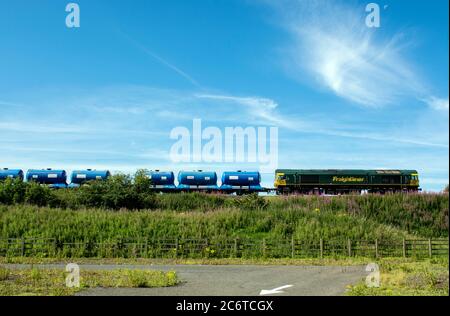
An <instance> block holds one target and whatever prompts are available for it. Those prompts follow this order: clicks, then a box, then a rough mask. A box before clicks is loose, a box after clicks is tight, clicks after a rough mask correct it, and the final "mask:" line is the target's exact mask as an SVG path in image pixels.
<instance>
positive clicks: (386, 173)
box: [275, 169, 420, 194]
mask: <svg viewBox="0 0 450 316" xmlns="http://www.w3.org/2000/svg"><path fill="white" fill-rule="evenodd" d="M275 188H276V189H277V193H279V194H291V193H292V194H294V193H300V194H311V193H314V194H348V193H361V192H362V191H367V192H368V193H386V192H414V191H419V190H420V189H419V174H418V172H417V171H416V170H300V169H277V170H276V171H275Z"/></svg>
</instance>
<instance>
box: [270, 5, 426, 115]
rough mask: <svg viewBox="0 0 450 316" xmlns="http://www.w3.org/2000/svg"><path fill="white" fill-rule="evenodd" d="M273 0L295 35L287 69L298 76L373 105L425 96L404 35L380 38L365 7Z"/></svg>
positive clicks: (363, 103)
mask: <svg viewBox="0 0 450 316" xmlns="http://www.w3.org/2000/svg"><path fill="white" fill-rule="evenodd" d="M275 3H276V4H275V6H276V7H278V8H279V9H280V12H281V13H282V17H283V19H282V22H281V23H283V24H284V26H285V27H287V28H288V30H289V31H290V32H291V34H292V35H293V38H294V41H293V43H292V45H291V49H290V51H291V58H290V62H289V71H291V72H292V74H293V75H294V76H296V77H297V78H299V79H301V80H309V79H311V78H312V79H313V80H315V82H316V83H318V84H319V85H321V86H322V87H325V88H326V89H329V90H330V91H332V92H333V93H335V94H336V95H338V96H339V97H342V98H344V99H347V100H349V101H352V102H354V103H357V104H360V105H363V106H369V107H379V106H384V105H386V104H390V103H393V102H395V101H396V100H398V98H399V97H404V96H408V95H411V94H412V95H413V96H415V97H418V96H420V95H423V94H424V88H423V85H422V83H421V82H420V79H419V78H418V76H417V75H416V73H415V71H414V67H413V66H412V65H411V63H409V62H408V61H407V60H406V58H404V51H403V49H404V48H405V46H408V45H409V43H407V42H406V41H405V40H404V34H402V33H397V34H394V35H393V36H392V37H391V38H388V39H380V38H379V37H378V36H377V33H376V31H374V30H373V29H370V28H368V27H367V26H366V25H365V21H364V18H365V14H366V13H365V11H364V7H363V6H349V5H347V4H344V3H342V2H336V1H314V0H303V1H296V2H292V1H288V2H286V1H281V2H275ZM305 74H307V75H308V78H305Z"/></svg>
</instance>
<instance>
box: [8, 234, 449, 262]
mask: <svg viewBox="0 0 450 316" xmlns="http://www.w3.org/2000/svg"><path fill="white" fill-rule="evenodd" d="M448 255H449V240H448V239H415V240H406V239H404V240H401V241H398V242H392V241H383V240H350V239H345V240H343V239H339V240H325V239H317V240H308V241H303V240H297V239H295V238H286V239H250V238H246V239H243V238H234V239H221V240H209V239H183V238H172V239H147V238H139V239H120V240H107V241H84V240H79V241H77V240H74V241H72V242H66V241H60V240H58V239H54V238H10V239H0V257H43V258H45V257H49V258H325V257H374V258H381V257H405V258H406V257H438V256H448Z"/></svg>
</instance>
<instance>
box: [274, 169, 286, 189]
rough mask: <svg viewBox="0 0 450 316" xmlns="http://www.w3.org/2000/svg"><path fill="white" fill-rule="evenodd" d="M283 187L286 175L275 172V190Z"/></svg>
mask: <svg viewBox="0 0 450 316" xmlns="http://www.w3.org/2000/svg"><path fill="white" fill-rule="evenodd" d="M285 185H286V175H285V174H284V173H281V172H277V173H276V175H275V183H274V186H275V188H278V187H280V186H285Z"/></svg>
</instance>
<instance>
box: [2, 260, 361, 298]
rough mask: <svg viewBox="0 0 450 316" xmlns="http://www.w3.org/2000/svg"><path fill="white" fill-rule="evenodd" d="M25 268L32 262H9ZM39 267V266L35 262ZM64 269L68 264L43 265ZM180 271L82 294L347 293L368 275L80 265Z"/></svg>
mask: <svg viewBox="0 0 450 316" xmlns="http://www.w3.org/2000/svg"><path fill="white" fill-rule="evenodd" d="M9 267H11V268H13V267H14V268H24V267H29V265H28V266H27V265H9ZM35 267H37V266H36V265H35ZM39 267H42V268H61V269H64V265H41V266H39ZM119 268H121V269H151V270H162V271H171V270H172V271H176V272H177V274H178V277H179V279H180V280H181V284H180V285H178V286H174V287H166V288H95V289H88V290H85V291H82V292H79V293H78V294H77V295H80V296H98V295H100V296H118V295H120V296H122V295H125V296H126V295H131V296H166V295H167V296H255V295H259V294H260V292H261V290H272V289H275V288H278V287H282V286H286V285H292V286H291V287H289V288H285V289H283V293H278V294H273V295H292V296H308V295H318V296H327V295H333V296H336V295H343V294H345V290H346V286H347V285H349V284H355V283H357V282H358V281H361V280H362V279H364V278H365V277H366V276H367V272H365V267H364V266H348V267H344V266H287V265H286V266H273V265H270V266H264V265H88V264H86V265H80V271H81V272H82V271H83V270H84V269H90V270H103V269H107V270H112V269H119Z"/></svg>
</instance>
